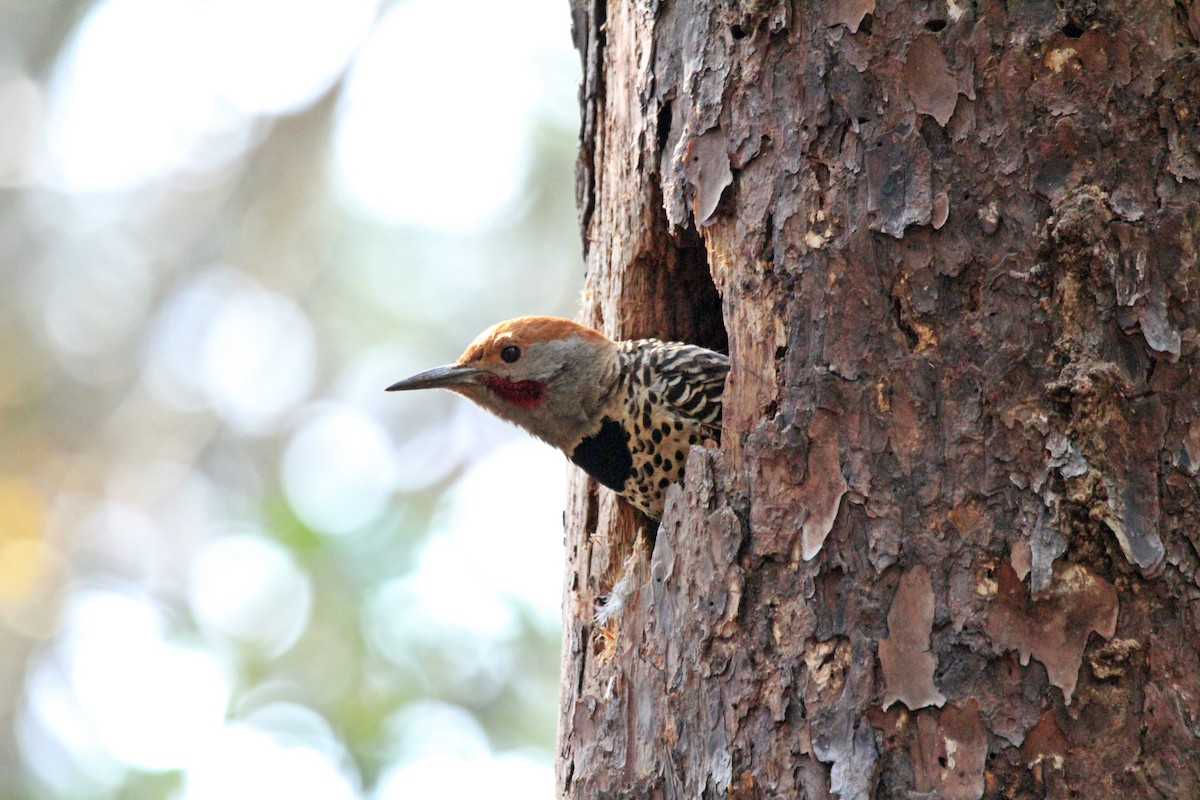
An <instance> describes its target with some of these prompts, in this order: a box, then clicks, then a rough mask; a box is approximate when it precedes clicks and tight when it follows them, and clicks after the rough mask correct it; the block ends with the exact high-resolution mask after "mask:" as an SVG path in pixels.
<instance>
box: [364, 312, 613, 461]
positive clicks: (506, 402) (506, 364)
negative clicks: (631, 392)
mask: <svg viewBox="0 0 1200 800" xmlns="http://www.w3.org/2000/svg"><path fill="white" fill-rule="evenodd" d="M510 345H511V346H515V347H518V350H519V355H518V356H517V357H516V359H515V360H512V361H507V360H505V359H504V358H502V357H500V355H499V354H502V353H504V352H505V348H506V347H509V346H510ZM489 352H491V353H495V354H496V356H495V357H483V358H478V359H475V360H473V361H471V362H469V363H462V362H460V363H457V364H449V365H446V366H443V367H436V368H434V369H431V370H426V371H425V372H422V373H419V374H417V375H413V376H412V377H410V378H406V379H405V380H402V381H399V382H397V383H394V384H392V385H391V386H390V387H388V390H389V391H409V390H413V389H434V388H443V389H450V390H451V391H454V392H458V393H459V394H462V395H464V396H466V397H468V398H470V399H471V400H473V401H474V402H476V403H477V404H479V405H480V406H482V407H483V408H486V409H487V410H488V411H491V412H492V413H493V414H495V415H496V416H498V417H500V418H501V419H504V420H507V421H509V422H513V423H515V424H517V425H519V426H521V427H522V428H524V429H525V430H527V431H529V432H530V433H532V434H533V435H534V436H537V437H538V438H540V439H543V440H545V441H546V442H549V443H550V444H552V445H554V446H555V447H558V448H560V449H562V450H563V451H565V452H567V453H568V454H569V453H570V452H571V451H572V450H573V449H574V447H575V445H576V444H578V443H579V440H580V439H582V438H583V437H585V436H588V435H590V434H592V433H595V431H593V430H590V428H591V427H595V425H596V424H597V423H596V420H597V419H598V418H599V416H600V415H601V414H600V412H601V411H602V410H603V409H602V406H603V405H604V403H605V402H607V401H608V399H609V398H610V397H611V394H612V388H613V385H614V384H615V381H616V376H617V362H616V352H615V349H614V347H613V344H612V343H611V342H609V341H608V340H604V339H597V338H591V337H589V338H585V337H582V336H568V337H566V338H561V339H550V340H546V341H538V342H529V343H526V344H525V345H524V346H520V345H518V344H517V343H516V340H515V338H514V339H513V340H512V341H511V342H510V341H509V340H508V339H505V338H504V337H499V338H498V339H497V340H496V341H495V342H494V343H492V346H491V347H490V348H489ZM513 352H514V351H509V353H508V355H510V356H511V355H512V354H513Z"/></svg>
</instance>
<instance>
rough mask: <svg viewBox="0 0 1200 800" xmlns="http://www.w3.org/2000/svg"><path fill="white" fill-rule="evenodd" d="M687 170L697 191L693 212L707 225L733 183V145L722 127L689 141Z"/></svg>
mask: <svg viewBox="0 0 1200 800" xmlns="http://www.w3.org/2000/svg"><path fill="white" fill-rule="evenodd" d="M684 173H685V174H686V175H687V179H688V183H690V184H691V185H692V191H693V192H694V195H693V199H692V214H693V216H694V217H695V219H696V224H697V225H699V226H704V225H707V224H708V223H709V222H710V221H711V220H712V215H713V212H715V211H716V210H717V205H718V204H719V203H720V202H721V194H722V193H723V192H724V191H725V187H727V186H729V184H731V183H733V172H732V171H731V170H730V168H729V145H728V141H727V139H726V137H725V134H724V133H723V132H722V131H721V129H720V128H713V129H712V130H709V131H705V132H704V133H703V134H701V135H700V136H697V137H696V138H695V139H693V140H692V141H690V142H688V146H687V164H686V165H685V166H684Z"/></svg>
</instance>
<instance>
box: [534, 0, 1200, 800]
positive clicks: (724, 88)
mask: <svg viewBox="0 0 1200 800" xmlns="http://www.w3.org/2000/svg"><path fill="white" fill-rule="evenodd" d="M572 1H573V5H574V21H575V34H576V44H577V46H578V47H579V49H580V52H581V54H582V56H583V63H584V75H585V77H584V85H583V89H582V92H581V101H582V106H583V131H582V140H581V148H582V150H581V155H580V161H579V172H578V187H579V205H580V213H581V224H582V228H583V233H584V240H585V243H586V244H585V249H586V263H587V270H588V276H587V289H586V291H585V304H584V317H585V319H586V320H587V321H589V322H591V323H593V324H597V325H598V326H600V327H602V328H604V329H605V330H606V331H607V332H608V333H609V334H611V335H616V336H622V337H628V336H642V335H655V336H659V337H663V338H672V339H682V340H687V341H692V342H696V343H699V344H704V345H708V346H712V347H725V346H726V345H727V346H728V352H729V354H730V358H731V362H732V371H731V373H730V378H729V383H728V386H727V388H726V393H725V422H724V434H723V439H722V441H721V446H720V450H719V451H717V450H704V449H701V448H695V449H693V451H692V453H691V455H690V457H689V460H688V467H687V469H688V472H687V479H686V482H685V484H684V485H683V486H682V487H679V488H677V489H672V490H671V494H670V495H669V500H668V508H667V512H666V515H665V518H664V520H663V524H662V526H661V528H658V529H657V530H656V527H657V526H654V525H652V524H650V523H648V522H647V521H646V520H644V519H641V518H638V517H635V515H634V514H633V512H631V511H629V510H628V509H626V508H624V507H622V506H619V505H617V503H616V502H615V501H614V500H613V499H612V497H611V496H610V495H608V493H606V492H603V491H600V492H598V491H597V489H596V487H595V485H594V484H590V483H588V482H586V481H585V480H583V479H582V478H578V479H577V480H576V482H575V488H574V492H573V498H572V501H571V507H570V510H569V513H568V533H567V537H568V554H569V558H570V563H569V564H568V572H567V587H566V588H567V608H566V612H565V619H566V644H565V647H564V657H563V667H564V669H563V691H562V715H561V724H560V742H559V765H558V782H559V791H560V793H561V794H562V795H563V796H564V797H571V798H588V800H591V799H592V798H605V797H651V798H697V797H725V796H729V797H737V798H758V797H767V798H801V797H806V798H824V797H830V796H831V795H832V796H839V797H842V798H866V797H938V798H976V797H982V796H988V797H1006V798H1008V797H1012V798H1018V797H1020V798H1024V797H1080V798H1084V797H1086V798H1117V797H1120V798H1143V797H1145V798H1151V797H1153V798H1162V797H1166V798H1190V797H1200V745H1198V744H1197V737H1198V736H1200V652H1198V643H1200V589H1198V586H1197V581H1198V579H1200V556H1198V553H1200V489H1198V481H1197V471H1198V469H1200V356H1198V345H1200V328H1198V325H1200V323H1198V322H1197V321H1198V320H1200V268H1198V266H1197V245H1198V242H1200V185H1198V183H1197V181H1198V180H1200V150H1198V147H1200V127H1198V124H1197V120H1198V119H1200V59H1198V57H1197V40H1198V39H1200V3H1196V2H1183V1H1177V2H1154V3H1147V2H1133V1H1132V0H1127V1H1126V2H1110V1H1108V0H1059V2H1058V4H1057V5H1056V4H1055V3H1054V2H1052V1H1051V0H1015V1H1014V0H1009V2H1007V3H1003V2H999V1H998V0H976V1H975V2H963V0H945V2H941V1H940V0H932V1H931V2H919V3H901V2H895V1H894V0H891V1H889V0H878V2H877V0H811V2H792V3H791V4H790V5H789V4H787V3H782V4H780V3H774V4H773V3H771V2H763V1H762V0H741V2H735V0H726V2H722V3H718V2H712V1H711V0H709V1H707V2H706V0H675V1H674V2H655V1H654V0H636V1H635V0H608V1H607V2H606V0H572ZM714 287H715V288H714ZM726 337H727V338H726ZM622 576H625V577H627V578H629V579H631V580H632V583H631V584H630V585H631V586H633V587H634V588H635V592H634V594H633V595H632V596H631V597H630V600H629V602H628V603H627V605H626V606H625V608H624V609H623V610H622V611H621V612H620V613H619V614H618V616H617V618H616V620H615V621H614V622H613V623H612V624H610V625H608V626H607V627H605V628H603V629H600V628H598V627H597V626H595V625H593V623H592V613H593V609H594V606H595V603H596V601H597V598H598V597H599V596H601V595H603V594H605V593H608V592H610V591H611V590H612V587H613V585H614V584H615V583H617V582H618V581H619V580H620V579H621V578H622Z"/></svg>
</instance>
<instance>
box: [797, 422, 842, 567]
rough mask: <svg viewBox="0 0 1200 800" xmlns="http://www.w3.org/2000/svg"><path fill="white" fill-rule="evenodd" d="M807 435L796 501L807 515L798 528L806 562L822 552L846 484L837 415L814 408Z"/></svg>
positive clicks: (802, 553)
mask: <svg viewBox="0 0 1200 800" xmlns="http://www.w3.org/2000/svg"><path fill="white" fill-rule="evenodd" d="M808 437H809V440H810V445H809V451H808V471H807V473H806V474H805V476H804V483H803V484H801V486H800V491H799V492H798V500H799V501H800V503H801V504H802V505H803V506H804V507H805V508H807V509H808V516H807V517H805V519H804V523H803V525H802V526H801V528H800V539H801V555H802V556H803V557H804V560H805V561H812V560H813V559H814V558H816V556H817V553H819V552H821V545H823V544H825V537H827V536H828V535H829V532H830V531H831V530H833V522H834V520H835V519H837V513H838V507H839V506H840V505H841V502H842V497H843V496H844V495H845V494H846V489H848V488H849V484H848V483H846V479H845V478H844V477H843V476H842V458H841V446H840V444H839V442H838V425H837V418H836V417H835V416H834V415H833V414H830V413H829V412H828V411H817V412H816V413H815V414H813V417H812V419H811V420H810V421H809V423H808Z"/></svg>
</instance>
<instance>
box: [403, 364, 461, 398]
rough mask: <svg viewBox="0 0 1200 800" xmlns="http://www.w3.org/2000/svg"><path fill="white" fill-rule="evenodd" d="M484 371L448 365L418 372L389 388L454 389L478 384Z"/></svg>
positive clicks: (406, 389)
mask: <svg viewBox="0 0 1200 800" xmlns="http://www.w3.org/2000/svg"><path fill="white" fill-rule="evenodd" d="M481 375H483V370H481V369H479V368H477V367H468V366H467V365H465V364H447V365H446V366H444V367H434V368H433V369H427V370H425V371H424V372H418V373H417V374H416V375H413V376H412V377H411V378H405V379H404V380H402V381H397V382H396V383H393V384H392V385H391V386H389V387H387V390H388V391H389V392H407V391H409V390H411V389H453V388H455V387H456V386H462V385H464V384H470V383H477V382H478V381H479V377H480V376H481Z"/></svg>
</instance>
